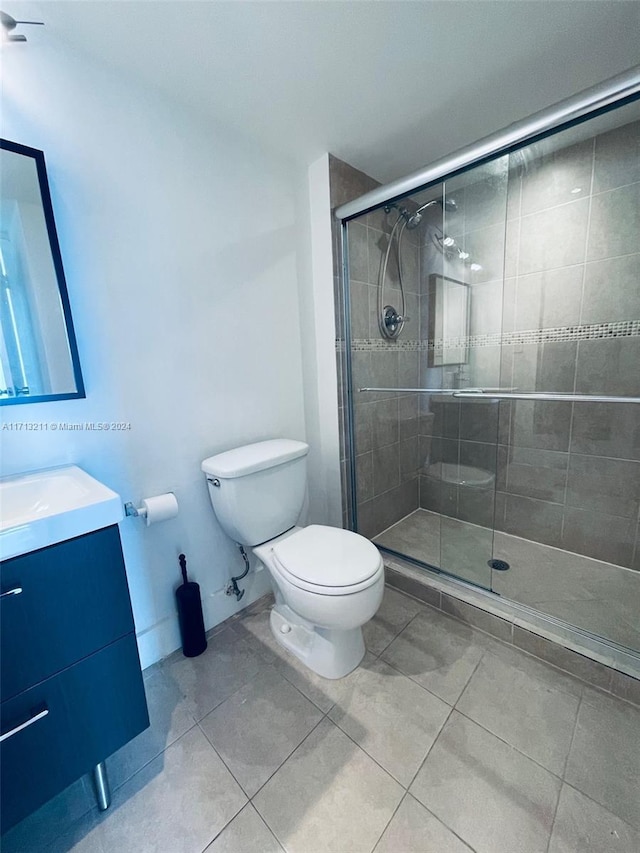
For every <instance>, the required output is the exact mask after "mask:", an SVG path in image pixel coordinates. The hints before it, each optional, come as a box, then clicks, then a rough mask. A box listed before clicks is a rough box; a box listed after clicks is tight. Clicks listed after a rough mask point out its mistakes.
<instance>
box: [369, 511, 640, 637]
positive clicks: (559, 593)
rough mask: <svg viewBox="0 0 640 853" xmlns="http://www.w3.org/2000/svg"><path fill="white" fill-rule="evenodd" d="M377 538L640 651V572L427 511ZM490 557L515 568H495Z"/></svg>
mask: <svg viewBox="0 0 640 853" xmlns="http://www.w3.org/2000/svg"><path fill="white" fill-rule="evenodd" d="M373 541H374V542H375V543H376V544H378V545H382V546H383V547H385V548H390V549H391V550H393V551H397V552H398V553H400V554H404V555H405V556H407V557H411V558H412V559H414V560H420V561H421V562H423V563H428V564H430V565H432V566H435V567H438V568H442V569H444V570H445V571H447V572H449V573H450V574H453V575H457V576H458V577H461V578H463V579H464V580H467V581H470V582H471V583H476V584H479V585H481V586H484V587H486V588H491V589H492V590H493V591H494V592H497V593H499V594H500V595H502V596H504V597H505V598H507V599H510V600H512V601H516V602H519V603H520V604H526V605H527V606H529V607H532V608H534V609H535V610H539V611H540V612H542V613H547V614H549V615H551V616H555V617H557V618H558V619H562V620H563V621H565V622H567V623H569V624H570V625H575V626H576V627H578V628H582V629H584V630H587V631H590V632H591V633H593V634H597V635H599V636H601V637H604V638H605V639H608V640H612V641H613V642H614V643H618V644H619V645H621V646H625V647H627V648H630V649H634V650H636V651H640V627H639V626H638V612H640V572H635V571H633V570H631V569H625V568H623V567H621V566H616V565H614V564H612V563H604V562H602V561H600V560H594V559H592V558H591V557H584V556H582V555H580V554H574V553H573V552H571V551H563V550H561V549H560V548H553V547H551V546H549V545H542V544H540V543H539V542H532V541H531V540H529V539H521V538H520V537H518V536H511V535H510V534H508V533H501V532H500V531H495V532H494V531H493V530H492V529H490V528H487V527H480V526H478V525H476V524H470V523H468V522H466V521H460V520H458V519H455V518H449V517H448V516H445V515H440V514H439V513H436V512H430V511H428V510H424V509H417V510H415V511H414V512H412V513H410V515H407V516H405V518H402V519H400V521H398V522H396V524H394V525H392V526H391V527H389V528H387V530H384V531H383V532H382V533H380V534H378V536H376V537H374V539H373ZM492 557H493V558H497V559H500V560H505V561H506V562H507V563H509V565H510V566H511V568H510V569H509V570H508V571H506V572H498V571H493V572H492V571H491V569H489V567H488V566H487V560H489V559H491V558H492ZM492 576H493V577H492Z"/></svg>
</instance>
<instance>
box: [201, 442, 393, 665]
mask: <svg viewBox="0 0 640 853" xmlns="http://www.w3.org/2000/svg"><path fill="white" fill-rule="evenodd" d="M308 452H309V446H308V445H307V444H305V443H304V442H301V441H292V440H289V439H271V440H269V441H262V442H257V443H255V444H251V445H247V446H245V447H239V448H235V449H233V450H229V451H225V452H224V453H220V454H218V455H217V456H212V457H209V458H208V459H205V460H204V462H203V463H202V470H203V471H204V472H205V474H206V476H207V484H208V488H209V496H210V498H211V503H212V505H213V508H214V511H215V513H216V516H217V518H218V520H219V522H220V524H221V526H222V528H223V529H224V530H225V532H226V533H227V534H228V535H229V536H230V537H231V538H232V539H234V540H235V541H236V542H237V543H238V544H239V545H242V546H245V545H247V546H250V547H252V548H253V553H254V554H255V555H256V557H257V558H258V559H259V560H260V562H261V563H262V564H263V565H264V566H265V568H266V569H267V571H268V572H269V573H270V575H271V579H272V582H273V587H274V592H275V597H276V603H275V606H274V607H273V608H272V611H271V616H270V623H271V630H272V633H273V635H274V637H275V638H276V640H277V642H278V643H280V644H281V645H282V646H284V647H285V648H286V649H288V650H289V651H290V652H291V653H292V654H294V655H295V656H296V657H297V658H298V659H299V660H301V661H302V662H303V663H304V664H306V665H307V666H308V667H309V668H310V669H312V670H313V671H314V672H317V673H318V674H319V675H322V676H324V677H325V678H342V676H344V675H347V673H349V672H351V670H353V669H355V667H356V666H358V664H359V663H360V661H361V660H362V658H363V657H364V652H365V647H364V640H363V637H362V626H363V625H364V624H365V623H366V622H368V621H369V619H371V618H372V617H373V616H374V615H375V613H376V611H377V610H378V607H379V606H380V602H381V601H382V595H383V591H384V565H383V562H382V557H381V556H380V553H379V551H378V549H377V548H376V547H375V546H374V545H373V544H372V543H371V542H369V540H368V539H365V538H364V537H363V536H360V535H359V534H357V533H353V532H352V531H350V530H341V529H339V528H336V527H328V526H326V525H320V524H312V525H310V526H308V527H300V526H297V525H296V522H297V520H298V516H299V515H300V512H301V510H302V505H303V502H304V496H305V487H306V456H307V453H308Z"/></svg>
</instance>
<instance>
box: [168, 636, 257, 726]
mask: <svg viewBox="0 0 640 853" xmlns="http://www.w3.org/2000/svg"><path fill="white" fill-rule="evenodd" d="M263 666H264V659H263V658H262V657H261V656H260V655H259V654H258V652H257V651H256V650H255V649H254V648H252V647H251V646H250V645H249V643H248V642H246V641H245V640H243V639H241V638H239V637H238V635H237V634H235V633H234V632H233V631H232V630H231V629H230V628H226V629H225V630H224V631H221V632H220V633H219V634H216V635H215V637H213V638H212V639H211V641H210V642H209V646H208V648H207V650H206V651H205V652H204V653H203V654H201V655H200V656H199V657H197V658H185V657H172V658H170V659H169V660H168V661H166V662H165V664H164V665H163V669H164V671H165V672H166V674H167V675H168V676H169V678H170V679H172V680H173V681H174V682H175V684H177V686H178V687H179V689H180V690H181V692H182V695H183V696H185V697H186V699H187V707H188V709H189V712H190V713H191V714H193V716H194V717H195V718H196V720H201V719H202V718H203V717H204V716H205V714H208V713H209V711H212V710H213V709H214V708H215V707H216V705H219V704H220V703H221V702H223V701H224V700H225V699H226V698H227V696H231V694H232V693H235V691H236V690H239V689H240V688H241V687H242V686H243V685H245V684H246V683H247V682H248V681H249V680H250V679H251V678H253V676H254V675H255V674H256V673H257V672H259V671H260V670H261V669H262V667H263Z"/></svg>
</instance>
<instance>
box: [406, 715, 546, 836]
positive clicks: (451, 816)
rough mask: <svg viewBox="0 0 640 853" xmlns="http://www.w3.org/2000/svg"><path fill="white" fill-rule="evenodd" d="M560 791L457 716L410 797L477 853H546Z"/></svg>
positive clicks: (524, 761) (541, 773)
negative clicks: (414, 798)
mask: <svg viewBox="0 0 640 853" xmlns="http://www.w3.org/2000/svg"><path fill="white" fill-rule="evenodd" d="M560 785H561V783H560V780H559V779H556V777H555V776H553V775H552V774H551V773H549V772H548V771H547V770H544V769H543V768H542V767H540V766H539V765H537V764H535V763H534V762H533V761H531V760H530V759H528V758H526V757H525V756H524V755H522V754H521V753H519V752H517V751H516V750H515V749H513V748H512V747H510V746H508V745H507V744H506V743H503V742H502V741H501V740H498V738H496V737H495V736H494V735H492V734H490V733H489V732H487V731H485V730H484V729H482V728H481V727H480V726H478V725H476V724H475V723H473V722H472V721H471V720H467V719H466V718H465V717H462V716H461V715H460V714H458V713H457V712H456V711H454V712H453V714H452V716H451V717H450V718H449V721H448V722H447V724H446V725H445V727H444V729H443V730H442V732H441V733H440V736H439V737H438V740H437V741H436V743H435V744H434V746H433V748H432V750H431V752H430V753H429V755H428V757H427V760H426V761H425V763H424V765H423V766H422V768H421V770H420V772H419V773H418V775H417V777H416V779H415V781H414V783H413V785H412V786H411V789H410V791H411V793H412V794H413V795H414V796H415V797H416V798H417V799H418V800H420V802H421V803H423V805H425V806H426V807H427V808H428V809H429V810H430V811H432V812H433V813H434V814H435V815H436V817H438V818H439V819H440V820H441V821H443V823H445V824H446V825H447V826H448V827H450V828H451V829H452V830H453V831H454V832H455V833H456V834H457V835H459V836H460V837H461V838H462V839H463V840H464V841H466V843H467V844H469V845H470V846H471V847H472V848H473V849H474V850H476V851H478V853H513V851H518V853H545V851H546V849H547V843H548V841H549V836H550V834H551V827H552V824H553V818H554V814H555V809H556V803H557V800H558V794H559V792H560Z"/></svg>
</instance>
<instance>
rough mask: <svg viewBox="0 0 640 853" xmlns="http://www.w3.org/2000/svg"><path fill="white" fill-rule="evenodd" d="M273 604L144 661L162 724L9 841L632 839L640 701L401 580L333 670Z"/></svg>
mask: <svg viewBox="0 0 640 853" xmlns="http://www.w3.org/2000/svg"><path fill="white" fill-rule="evenodd" d="M269 604H270V602H269V601H267V600H263V601H262V602H260V603H259V604H258V605H257V606H254V607H253V608H252V609H250V610H249V612H245V613H244V614H243V615H242V614H241V615H240V616H239V617H237V618H235V619H234V620H232V621H231V622H229V623H226V624H225V625H223V626H221V628H220V629H219V630H218V631H217V632H216V633H214V634H213V636H211V637H210V640H209V647H208V649H207V651H206V652H205V653H204V654H203V655H202V656H200V657H199V658H195V659H186V658H184V657H182V655H181V654H179V653H178V654H175V655H173V656H172V657H170V658H168V659H167V660H166V661H163V662H162V663H161V664H158V665H156V666H154V667H152V668H151V669H150V670H148V671H147V672H146V673H145V683H146V688H147V695H148V700H149V710H150V715H151V721H152V725H151V728H150V729H148V730H147V731H146V732H144V733H143V734H141V735H140V736H139V737H138V738H136V739H135V740H134V741H132V742H131V743H130V744H128V745H127V746H125V747H124V748H123V749H122V750H120V751H119V752H118V753H116V755H114V756H113V757H112V758H110V759H109V761H108V765H109V770H110V774H111V781H112V785H113V787H114V798H113V804H112V806H111V808H110V809H109V811H107V812H105V813H103V814H99V813H98V812H97V810H96V809H95V807H94V806H93V802H92V799H91V792H90V790H89V787H88V784H87V782H86V780H80V781H79V782H78V783H76V784H75V785H73V786H72V787H71V788H69V789H68V790H67V791H66V792H64V793H63V794H62V795H60V796H59V797H57V798H56V799H55V800H54V801H52V802H51V803H49V804H47V805H46V806H45V807H44V808H42V809H41V810H40V811H39V812H37V813H36V814H35V815H32V816H31V817H30V818H28V819H27V820H26V821H24V822H23V823H22V824H20V825H19V826H18V827H15V828H14V829H13V830H12V831H11V832H10V833H8V834H7V835H6V836H5V837H4V838H3V846H2V850H3V853H15V851H24V853H27V851H28V853H35V851H43V850H46V851H50V853H53V851H55V853H63V851H64V852H65V853H68V851H75V853H129V851H136V853H152V852H153V853H203V851H205V850H206V853H282V851H287V853H370V852H371V851H375V853H469V851H477V853H503V851H504V853H604V851H619V853H638V851H639V850H640V709H638V708H636V707H634V706H632V705H630V704H628V703H626V702H624V701H623V700H620V699H616V698H614V697H612V696H609V695H606V694H603V693H600V692H598V691H596V690H595V689H593V688H590V687H587V686H586V685H585V684H583V683H582V682H580V681H577V680H575V679H573V678H572V677H570V676H568V675H566V674H564V673H562V672H561V671H560V670H556V669H554V668H553V667H550V666H547V665H546V664H544V663H541V662H540V661H538V660H536V659H535V658H531V657H529V656H528V655H526V654H525V653H523V652H520V651H518V650H517V649H514V648H513V647H508V646H506V645H503V644H501V643H500V642H499V641H497V640H494V639H493V638H491V637H489V636H488V635H486V634H483V633H481V632H479V631H476V630H475V629H472V628H470V627H469V626H468V625H465V624H464V623H462V622H459V621H457V620H455V619H453V618H451V617H449V616H447V615H445V614H443V613H441V612H439V611H437V610H434V609H432V608H430V607H428V606H427V605H422V604H421V603H419V602H417V601H415V600H414V599H412V598H409V597H407V596H404V595H403V594H401V593H399V592H396V591H394V590H391V589H387V590H386V593H385V598H384V601H383V604H382V607H381V609H380V611H379V613H378V615H377V616H376V618H375V619H374V620H372V621H371V622H370V623H369V624H368V625H367V626H366V629H365V635H366V641H367V648H368V651H367V654H366V656H365V659H364V661H363V662H362V664H361V666H360V667H359V668H358V669H357V670H356V671H355V672H354V673H352V674H351V675H349V676H348V677H347V678H345V679H342V680H341V681H338V682H335V681H334V682H332V681H326V680H324V679H322V678H320V677H318V676H315V675H314V674H312V673H310V672H308V671H307V670H305V668H304V667H303V666H302V665H301V664H299V663H298V662H297V660H296V659H294V658H292V657H291V656H289V655H288V654H287V653H286V652H285V651H284V650H282V649H281V648H280V647H279V646H278V645H277V644H276V643H275V641H274V639H273V637H272V636H271V633H270V629H269V625H268V606H269Z"/></svg>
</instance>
